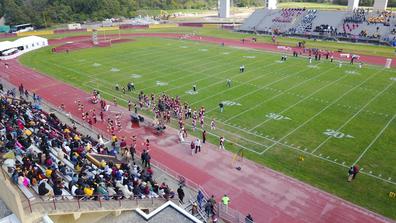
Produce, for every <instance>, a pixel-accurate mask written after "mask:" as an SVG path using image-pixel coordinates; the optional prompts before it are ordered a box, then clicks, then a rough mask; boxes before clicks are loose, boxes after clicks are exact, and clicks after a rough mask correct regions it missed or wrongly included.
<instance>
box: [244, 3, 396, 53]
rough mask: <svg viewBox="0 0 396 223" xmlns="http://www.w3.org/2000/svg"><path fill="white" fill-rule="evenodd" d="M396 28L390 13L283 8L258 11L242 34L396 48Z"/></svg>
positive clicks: (245, 22) (360, 10)
mask: <svg viewBox="0 0 396 223" xmlns="http://www.w3.org/2000/svg"><path fill="white" fill-rule="evenodd" d="M395 25H396V19H395V15H394V14H393V13H392V12H391V11H386V10H379V9H369V8H351V9H350V10H345V11H341V10H340V11H331V10H318V9H305V8H283V9H258V10H256V11H255V12H254V13H253V14H252V15H251V16H249V17H248V18H247V19H246V20H245V21H244V23H243V24H242V25H241V26H240V28H239V31H242V32H251V33H257V34H260V33H262V34H268V35H272V34H274V35H282V36H298V37H305V38H316V39H332V40H343V41H353V42H369V43H370V42H371V43H382V44H387V45H391V46H394V45H396V35H395V34H396V31H395Z"/></svg>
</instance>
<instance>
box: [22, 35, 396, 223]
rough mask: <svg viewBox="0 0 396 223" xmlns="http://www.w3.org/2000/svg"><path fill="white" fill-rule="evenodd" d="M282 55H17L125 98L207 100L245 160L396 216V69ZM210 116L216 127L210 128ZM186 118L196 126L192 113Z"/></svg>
mask: <svg viewBox="0 0 396 223" xmlns="http://www.w3.org/2000/svg"><path fill="white" fill-rule="evenodd" d="M280 58H281V54H277V53H268V52H262V51H257V50H250V49H241V48H235V47H228V46H225V47H224V46H221V45H215V44H207V43H199V42H193V41H188V40H176V39H160V38H136V39H135V41H132V42H128V43H120V44H113V45H112V47H111V48H92V49H84V50H79V51H72V52H70V53H56V54H53V53H51V52H50V49H49V48H45V49H41V50H38V51H36V52H33V53H30V54H27V55H25V56H23V57H22V59H21V61H22V63H23V64H26V65H28V66H30V67H33V68H35V69H37V70H39V71H42V72H43V73H46V74H49V75H51V76H54V77H56V78H57V79H59V80H63V81H64V82H66V83H70V84H72V85H74V86H76V87H79V88H82V89H84V90H86V91H88V92H91V91H92V90H93V89H97V90H99V91H100V92H101V95H102V96H104V97H106V98H107V99H109V100H112V99H113V97H116V98H117V99H118V102H119V103H121V104H123V105H126V102H127V100H129V99H131V100H132V101H136V100H137V95H138V93H139V92H140V91H143V92H144V93H145V94H148V95H150V94H151V93H154V94H160V93H165V94H168V95H172V96H179V97H181V99H182V101H185V102H188V103H189V104H190V105H191V106H192V107H193V108H196V109H199V108H200V107H201V106H204V107H205V108H206V115H205V127H204V128H205V129H206V130H207V131H208V132H209V134H210V136H211V137H210V140H211V142H212V143H214V144H218V137H219V136H224V137H225V139H226V148H227V149H230V150H232V151H234V152H236V151H240V150H243V151H244V156H246V157H248V158H249V159H252V160H254V161H256V162H258V163H261V164H264V165H268V166H269V167H271V168H274V169H277V170H280V171H282V172H285V173H286V174H288V175H291V176H294V177H296V178H298V179H301V180H303V181H306V182H308V183H310V184H313V185H315V186H318V187H320V188H322V189H325V190H327V191H329V192H331V193H335V194H337V195H339V196H341V197H344V198H346V199H348V200H351V201H353V202H355V203H358V204H360V205H363V206H365V207H368V208H369V209H371V210H375V211H378V212H380V213H382V214H384V215H386V216H389V217H392V218H396V214H395V212H394V211H392V210H395V209H393V208H394V207H396V201H394V200H390V199H389V198H388V194H387V193H389V192H390V191H396V166H395V163H396V101H395V99H396V71H395V70H393V69H385V68H383V67H378V66H371V65H366V64H364V65H363V67H362V68H359V66H358V65H357V64H355V65H351V64H349V63H348V62H344V63H343V64H342V66H341V67H340V66H339V62H338V61H334V62H333V63H331V62H330V61H329V60H326V59H324V58H322V60H320V61H315V60H313V61H312V63H311V64H310V63H309V62H308V59H307V58H304V57H298V58H295V57H291V56H289V57H288V59H287V60H286V61H281V60H280ZM241 65H244V66H245V68H246V69H245V72H240V71H239V67H240V66H241ZM227 79H230V80H231V87H228V86H227V85H226V80H227ZM128 82H133V83H134V84H135V87H136V89H137V90H136V91H134V92H132V93H126V94H122V93H121V92H119V91H115V89H114V86H115V84H116V83H118V84H119V85H120V86H125V87H126V84H127V83H128ZM193 85H196V86H197V91H195V92H194V91H193V90H192V86H193ZM219 103H223V104H224V105H225V108H224V111H223V112H220V109H219ZM147 114H149V113H148V111H147ZM212 119H214V120H215V121H216V124H217V128H216V130H210V127H209V124H210V121H211V120H212ZM175 123H176V122H175ZM186 124H187V126H189V127H191V120H187V121H186ZM175 126H176V125H175ZM197 134H198V135H200V131H198V132H197ZM300 156H302V157H303V158H304V161H300V160H299V159H298V158H299V157H300ZM354 164H358V165H359V166H360V169H361V175H362V177H361V178H359V180H360V181H359V182H357V183H355V182H354V184H355V185H354V188H353V189H352V188H351V187H350V186H349V185H347V186H345V184H346V183H345V181H346V174H347V170H348V167H350V166H351V165H354ZM359 177H360V176H359ZM355 189H356V190H357V192H356V191H353V192H351V190H355ZM357 193H360V194H362V195H363V196H367V197H366V198H357V197H356V194H357ZM392 206H393V208H392Z"/></svg>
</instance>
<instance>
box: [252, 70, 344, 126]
mask: <svg viewBox="0 0 396 223" xmlns="http://www.w3.org/2000/svg"><path fill="white" fill-rule="evenodd" d="M325 73H326V72H325ZM346 77H347V76H342V77H340V78H338V79H336V80H334V81H332V82H330V83H328V84H326V85H324V86H323V87H321V88H319V89H317V90H316V91H314V92H312V93H311V94H309V95H308V96H306V97H304V98H302V99H300V100H299V101H297V102H296V103H294V104H292V105H290V106H289V107H287V108H285V109H284V110H282V111H280V112H279V114H283V113H285V112H287V111H288V110H290V109H292V108H294V107H295V106H297V105H298V104H300V103H301V102H303V101H305V100H306V99H308V98H310V97H312V96H313V95H315V94H317V93H318V92H320V91H321V90H323V89H325V88H327V87H328V86H331V85H333V84H334V83H337V82H338V81H340V80H343V79H345V78H346ZM270 120H271V119H270V118H267V119H266V120H265V121H263V122H261V123H259V124H258V125H256V126H254V127H253V128H251V129H249V131H253V130H254V129H256V128H258V127H260V126H262V125H264V124H265V123H267V122H269V121H270Z"/></svg>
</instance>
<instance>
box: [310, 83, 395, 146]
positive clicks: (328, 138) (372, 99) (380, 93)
mask: <svg viewBox="0 0 396 223" xmlns="http://www.w3.org/2000/svg"><path fill="white" fill-rule="evenodd" d="M394 83H395V82H391V83H389V84H388V85H387V86H386V87H385V88H384V89H383V90H382V91H381V92H379V93H378V94H376V95H375V96H374V97H373V98H371V99H370V100H369V101H368V102H367V103H366V104H365V105H364V106H362V107H361V108H360V109H359V111H357V112H355V114H353V116H351V117H350V118H349V119H348V120H347V121H346V122H345V123H344V124H342V125H341V126H340V127H339V128H338V129H337V130H336V131H337V132H339V131H340V130H341V129H343V128H344V127H345V126H346V125H348V124H349V122H351V121H352V120H353V119H354V118H355V117H356V116H357V115H359V114H360V113H361V112H362V111H363V109H365V108H366V107H367V106H369V105H370V104H371V102H373V101H374V100H375V99H377V98H378V97H379V96H381V95H382V94H383V93H384V92H385V91H386V90H388V89H389V88H390V87H391V86H392V85H393V84H394ZM331 138H332V137H331V136H328V137H327V138H326V139H325V140H324V141H323V142H322V143H320V144H319V145H318V146H317V147H316V148H315V149H314V150H313V151H312V153H315V152H316V151H317V150H319V149H320V148H321V147H322V146H323V145H324V144H325V143H326V142H327V141H329V140H330V139H331Z"/></svg>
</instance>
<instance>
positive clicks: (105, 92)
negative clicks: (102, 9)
mask: <svg viewBox="0 0 396 223" xmlns="http://www.w3.org/2000/svg"><path fill="white" fill-rule="evenodd" d="M83 85H85V86H86V87H88V88H91V89H95V88H92V87H91V86H90V85H87V84H85V83H84V84H83ZM97 90H99V91H100V92H103V93H104V94H107V95H110V96H113V97H115V98H118V99H120V100H121V101H124V102H128V101H127V100H126V99H124V98H122V97H119V96H117V95H114V94H112V93H110V92H108V91H104V90H102V89H97ZM135 101H136V100H135ZM186 125H187V126H189V127H192V126H191V125H189V124H186ZM207 133H208V134H209V135H213V136H216V137H218V138H220V136H218V135H216V134H214V133H211V132H207ZM227 141H228V142H230V143H232V144H234V145H236V146H238V147H240V148H243V149H246V150H249V151H251V152H254V153H256V154H259V152H257V151H255V150H252V149H249V148H247V147H245V146H243V145H240V144H239V143H236V142H233V141H230V140H227ZM246 141H249V140H246ZM251 142H252V143H255V144H258V145H261V146H267V145H264V144H261V143H258V142H255V141H251Z"/></svg>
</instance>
